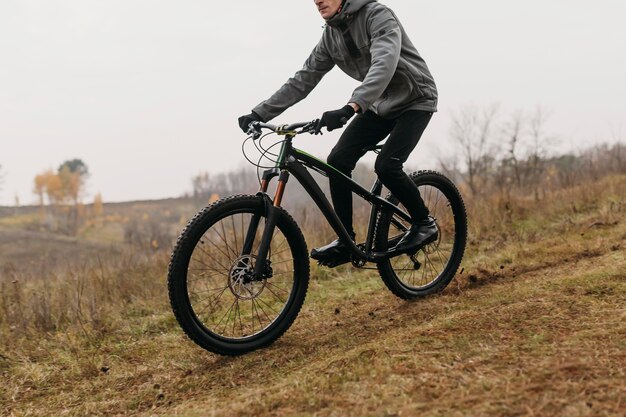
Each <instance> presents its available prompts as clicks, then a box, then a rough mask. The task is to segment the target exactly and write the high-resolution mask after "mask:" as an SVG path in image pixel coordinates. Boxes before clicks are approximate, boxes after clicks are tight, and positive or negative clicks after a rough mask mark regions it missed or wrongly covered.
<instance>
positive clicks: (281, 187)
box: [254, 170, 289, 277]
mask: <svg viewBox="0 0 626 417" xmlns="http://www.w3.org/2000/svg"><path fill="white" fill-rule="evenodd" d="M287 181H289V172H288V171H287V170H283V171H281V173H280V175H279V176H278V186H277V187H276V193H275V194H274V200H273V201H272V204H271V205H269V204H268V205H267V206H268V207H267V208H266V211H267V213H266V214H267V220H266V221H265V228H264V229H263V236H262V237H261V243H260V245H259V250H258V252H257V255H256V264H255V265H254V276H256V277H260V276H262V275H263V273H264V272H265V271H266V269H267V268H266V266H267V255H268V253H269V250H270V245H271V244H272V237H273V235H274V229H275V228H276V221H277V219H278V207H280V204H281V202H282V200H283V194H284V192H285V186H286V185H287Z"/></svg>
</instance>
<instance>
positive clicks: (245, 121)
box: [239, 112, 263, 133]
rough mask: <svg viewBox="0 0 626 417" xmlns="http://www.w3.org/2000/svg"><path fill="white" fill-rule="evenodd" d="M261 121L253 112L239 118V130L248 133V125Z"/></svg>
mask: <svg viewBox="0 0 626 417" xmlns="http://www.w3.org/2000/svg"><path fill="white" fill-rule="evenodd" d="M262 121H263V119H262V118H261V116H259V115H258V114H256V113H255V112H252V113H250V114H246V115H245V116H241V117H240V118H239V127H240V128H241V130H243V133H248V129H250V123H252V122H262Z"/></svg>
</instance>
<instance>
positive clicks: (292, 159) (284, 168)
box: [243, 135, 411, 276]
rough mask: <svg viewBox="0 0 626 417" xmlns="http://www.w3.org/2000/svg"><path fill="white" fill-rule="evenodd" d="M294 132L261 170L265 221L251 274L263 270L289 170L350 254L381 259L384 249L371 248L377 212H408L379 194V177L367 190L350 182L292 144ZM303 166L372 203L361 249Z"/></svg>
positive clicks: (253, 227) (252, 224) (252, 231)
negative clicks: (273, 164)
mask: <svg viewBox="0 0 626 417" xmlns="http://www.w3.org/2000/svg"><path fill="white" fill-rule="evenodd" d="M294 136H295V135H287V137H286V139H285V141H284V142H283V145H282V148H281V151H280V154H279V156H278V160H277V162H276V168H274V169H270V170H267V171H265V172H264V173H263V178H262V182H261V191H260V192H259V195H262V196H264V197H265V201H266V208H265V211H266V213H265V215H266V218H267V220H266V222H265V227H264V230H263V236H262V238H261V242H260V245H259V249H258V253H257V255H256V258H257V262H256V265H255V270H254V273H255V275H256V276H260V275H262V274H263V271H265V270H266V262H265V260H266V258H267V254H268V252H269V247H270V244H271V238H272V235H273V233H274V228H275V226H276V215H275V213H276V211H277V207H280V204H281V201H282V196H283V192H284V190H285V186H286V184H287V181H288V180H289V176H290V174H291V175H293V176H294V177H295V178H296V179H297V180H298V182H299V183H300V184H301V185H302V187H303V188H304V189H305V190H306V192H307V193H308V194H309V196H311V198H312V199H313V201H314V202H315V204H316V205H317V207H319V209H320V211H321V212H322V214H323V215H324V217H325V218H326V220H327V221H328V223H329V224H330V226H331V227H332V228H333V230H334V231H335V233H337V236H339V239H340V240H341V241H342V242H343V243H344V244H345V245H346V246H347V247H348V249H349V250H350V252H351V253H352V255H353V256H354V258H356V259H359V260H365V261H368V262H378V261H381V260H382V259H385V258H388V257H389V253H388V252H374V251H373V249H372V248H373V243H374V237H375V236H374V233H375V225H376V219H377V218H378V213H379V212H380V210H381V209H383V208H384V209H386V210H390V211H392V212H394V213H396V214H397V215H398V216H399V217H400V218H402V219H403V220H405V221H407V222H409V223H410V222H411V216H409V215H408V214H407V213H406V212H404V211H403V210H401V209H400V208H399V207H397V206H396V205H394V204H392V203H391V202H389V201H387V200H385V199H383V198H381V196H380V194H381V192H382V188H383V185H382V183H381V182H380V180H379V179H377V180H376V182H375V183H374V185H373V186H372V189H371V191H367V190H366V189H365V188H363V187H362V186H361V185H359V184H357V183H356V182H354V181H353V180H352V178H350V177H348V176H346V175H344V174H343V173H342V172H340V171H339V170H337V169H336V168H333V167H332V166H330V165H328V164H326V163H324V162H322V161H320V160H319V159H317V158H315V157H314V156H311V155H309V154H307V153H306V152H303V151H301V150H299V149H296V148H294V147H293V145H292V139H293V137H294ZM306 167H308V168H311V169H314V170H315V171H317V172H319V173H321V174H323V175H325V176H327V177H329V178H331V179H332V180H333V181H337V182H340V183H343V184H345V185H346V186H347V187H348V188H350V190H351V191H352V193H354V194H356V195H358V196H360V197H361V198H363V199H365V200H366V201H368V202H369V203H370V204H371V205H372V209H371V212H370V219H369V225H368V231H367V239H366V241H365V244H364V248H363V249H364V250H362V249H361V248H359V246H357V244H356V243H355V242H354V241H353V240H352V238H351V237H350V235H349V234H348V231H347V230H346V228H345V227H344V225H343V224H342V223H341V220H339V217H338V216H337V213H336V212H335V210H334V209H333V206H332V205H331V203H330V202H329V201H328V199H327V198H326V195H325V194H324V192H323V191H322V189H321V188H320V186H319V185H318V184H317V182H316V181H315V179H314V178H313V176H312V175H311V174H310V173H309V171H308V170H307V168H306ZM274 177H279V179H278V187H277V189H276V194H275V196H274V199H273V200H271V199H270V198H269V196H268V195H267V189H268V186H269V183H270V181H271V180H272V178H274ZM259 217H260V216H254V217H253V218H252V220H251V222H250V227H249V229H248V234H247V236H246V242H245V244H244V252H243V254H249V253H250V251H251V250H252V243H253V241H254V237H255V236H256V229H257V227H258V224H259ZM394 224H396V226H398V228H399V229H401V230H403V229H405V228H404V227H403V226H402V225H401V224H400V223H399V222H397V221H394Z"/></svg>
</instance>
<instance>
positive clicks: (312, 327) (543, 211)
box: [0, 176, 626, 417]
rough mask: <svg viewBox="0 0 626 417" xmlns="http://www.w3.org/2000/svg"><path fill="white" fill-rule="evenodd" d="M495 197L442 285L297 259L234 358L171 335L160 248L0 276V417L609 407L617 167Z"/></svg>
mask: <svg viewBox="0 0 626 417" xmlns="http://www.w3.org/2000/svg"><path fill="white" fill-rule="evenodd" d="M501 203H502V202H500V201H498V199H496V198H494V199H485V200H480V201H468V208H469V211H470V220H471V231H470V244H469V247H468V251H467V256H466V258H465V260H464V262H463V265H462V266H463V270H462V271H461V273H460V274H459V275H458V276H457V277H456V279H455V280H454V281H453V282H452V283H451V284H450V286H449V287H448V288H447V289H446V290H445V291H444V292H443V293H442V294H441V295H438V296H435V297H430V298H427V299H423V300H419V301H415V302H405V301H401V300H399V299H397V298H395V297H394V296H393V295H391V294H390V293H389V292H388V291H387V290H386V289H385V287H384V286H383V284H382V283H381V281H380V278H379V277H378V276H377V275H376V273H375V272H373V271H358V270H354V269H351V268H340V269H337V270H329V269H323V268H318V267H317V266H313V268H312V282H311V285H310V289H309V293H308V296H307V300H306V302H305V305H304V307H303V310H302V312H301V314H300V316H299V317H298V318H297V320H296V322H295V324H294V325H293V327H292V328H291V329H290V330H289V331H288V332H287V333H286V334H285V335H284V336H283V337H282V338H281V339H280V340H279V341H278V342H276V343H275V344H274V345H272V346H271V347H270V348H268V349H265V350H262V351H259V352H255V353H252V354H249V355H246V356H244V357H239V358H224V357H219V356H216V355H213V354H209V353H207V352H205V351H203V350H201V349H200V348H198V347H196V346H195V345H194V344H192V343H191V342H190V341H188V340H187V339H186V338H185V337H183V335H182V332H181V331H180V329H179V328H178V326H177V324H176V323H175V321H174V318H173V315H172V313H171V312H170V309H169V306H168V300H167V298H166V288H165V274H166V267H167V261H168V259H167V254H166V253H162V252H156V253H154V254H151V255H147V254H146V253H143V252H133V253H130V252H129V253H124V254H122V255H119V256H118V255H111V256H109V257H107V258H105V259H103V260H102V262H101V263H99V264H98V265H95V266H88V267H76V268H75V269H70V270H66V271H65V272H64V273H62V274H57V275H56V276H55V277H52V278H49V279H46V280H37V279H34V278H31V277H20V276H19V274H18V273H15V274H13V275H12V276H11V277H10V278H9V277H7V276H6V275H3V277H2V280H0V285H1V288H0V289H1V294H2V295H1V297H0V375H2V384H0V415H61V414H68V415H86V414H96V415H97V414H137V415H189V416H205V415H210V416H247V415H251V416H252V415H264V414H265V415H277V416H287V415H319V416H345V415H354V416H364V415H365V416H367V415H371V416H382V415H389V416H412V415H424V416H441V415H445V416H457V415H458V416H467V415H472V416H526V415H528V416H533V415H534V416H568V417H571V416H587V415H594V416H595V415H598V416H619V415H624V412H625V411H626V325H625V324H624V323H625V322H626V272H625V271H626V250H625V249H626V177H624V176H622V177H612V178H605V179H604V180H602V181H601V182H598V183H594V184H586V185H585V186H581V187H578V188H573V189H568V190H563V191H559V192H555V193H554V194H551V195H549V196H547V198H545V199H544V200H542V201H534V200H532V199H530V200H526V199H524V198H519V199H517V200H515V201H508V202H507V204H506V207H507V208H504V209H499V207H500V205H501ZM309 245H310V246H312V245H313V243H311V242H309Z"/></svg>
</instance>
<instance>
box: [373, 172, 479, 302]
mask: <svg viewBox="0 0 626 417" xmlns="http://www.w3.org/2000/svg"><path fill="white" fill-rule="evenodd" d="M410 177H411V179H412V180H413V182H414V183H415V184H416V185H417V187H418V189H419V191H420V195H421V196H422V199H423V200H424V203H425V204H426V207H428V209H429V211H430V215H431V216H432V217H434V218H435V219H436V222H437V226H438V228H439V237H438V239H437V241H435V242H433V243H431V244H429V245H426V246H424V247H423V248H421V249H420V250H418V251H417V252H416V253H415V254H413V255H410V254H404V255H400V256H396V257H393V258H391V259H387V260H384V261H381V262H379V263H378V264H377V266H378V272H379V274H380V276H381V278H382V280H383V282H384V283H385V285H386V286H387V288H389V290H390V291H391V292H393V293H394V294H395V295H397V296H398V297H400V298H403V299H414V298H418V297H423V296H426V295H429V294H432V293H436V292H439V291H442V290H443V289H444V288H445V287H446V286H447V285H448V283H449V282H450V281H451V280H452V278H454V275H455V274H456V271H457V270H458V268H459V265H460V264H461V260H462V259H463V254H464V251H465V244H466V240H467V215H466V212H465V205H464V203H463V199H462V198H461V194H460V193H459V191H458V189H457V188H456V186H455V185H454V184H453V183H452V181H450V180H449V179H448V178H446V177H445V176H444V175H443V174H440V173H438V172H434V171H419V172H416V173H413V174H411V175H410ZM387 199H388V200H389V201H391V202H392V203H393V204H396V205H397V204H398V199H397V198H396V197H395V196H393V195H391V194H390V195H389V196H388V197H387ZM400 207H401V208H403V209H404V207H403V206H402V205H400ZM410 226H411V225H410V224H409V223H408V222H406V221H405V220H403V219H401V218H400V217H399V216H398V215H395V214H393V213H392V212H390V211H383V212H382V213H381V214H380V216H379V218H378V222H377V226H376V239H375V244H376V250H377V251H385V250H387V249H389V248H390V247H393V246H394V245H395V243H397V241H398V240H399V238H400V237H401V236H402V235H403V234H404V232H405V231H406V230H408V228H409V227H410Z"/></svg>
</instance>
